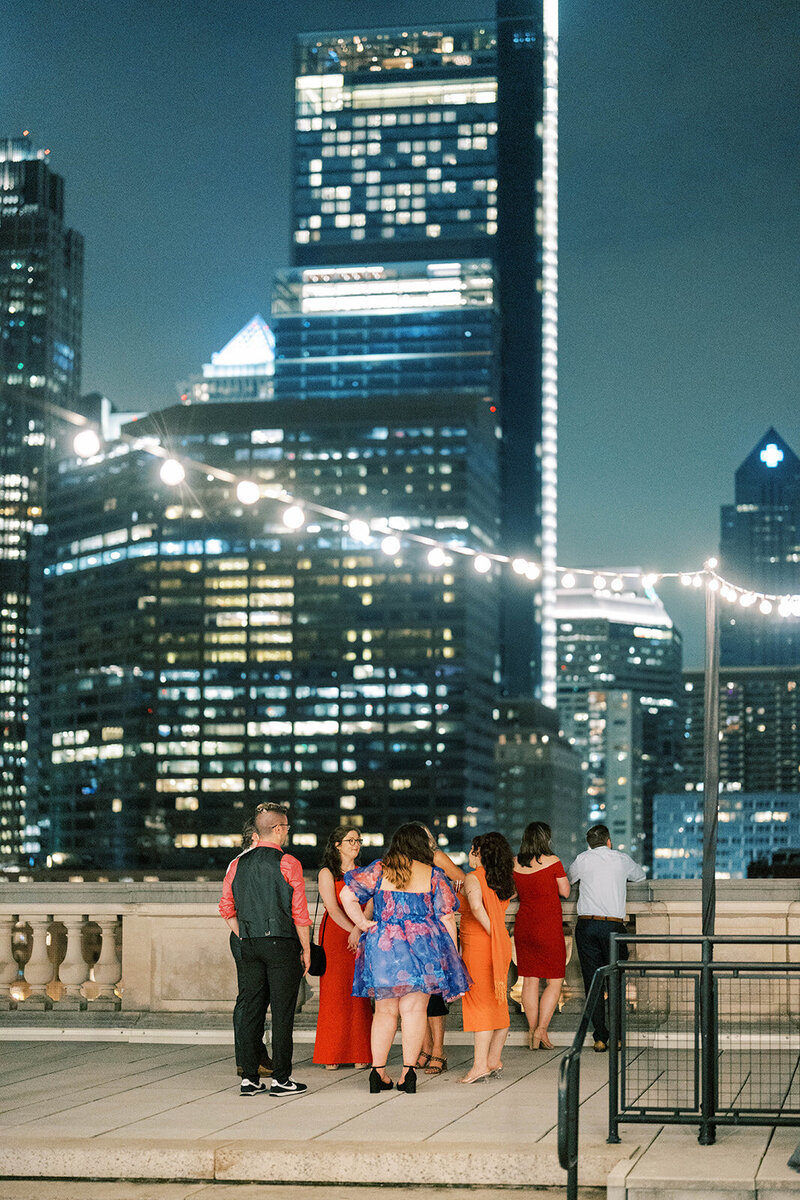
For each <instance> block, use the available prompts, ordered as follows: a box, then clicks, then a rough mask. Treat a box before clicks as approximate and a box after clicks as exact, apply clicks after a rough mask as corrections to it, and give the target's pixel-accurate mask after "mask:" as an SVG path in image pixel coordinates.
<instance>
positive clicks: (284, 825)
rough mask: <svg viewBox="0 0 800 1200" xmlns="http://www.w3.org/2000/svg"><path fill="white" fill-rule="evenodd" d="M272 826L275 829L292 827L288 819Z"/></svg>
mask: <svg viewBox="0 0 800 1200" xmlns="http://www.w3.org/2000/svg"><path fill="white" fill-rule="evenodd" d="M272 828H273V829H291V828H292V827H291V825H290V824H289V822H288V821H285V822H284V823H283V824H282V825H273V826H272Z"/></svg>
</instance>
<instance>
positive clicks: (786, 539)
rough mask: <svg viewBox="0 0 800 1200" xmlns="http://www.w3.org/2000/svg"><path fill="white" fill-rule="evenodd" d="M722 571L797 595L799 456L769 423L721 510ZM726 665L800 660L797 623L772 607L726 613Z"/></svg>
mask: <svg viewBox="0 0 800 1200" xmlns="http://www.w3.org/2000/svg"><path fill="white" fill-rule="evenodd" d="M721 524H722V532H721V537H720V559H721V564H722V565H721V568H720V570H721V571H722V572H723V573H724V574H725V575H726V577H728V578H729V579H730V580H731V582H732V583H737V584H739V586H740V587H744V588H753V589H755V590H757V591H763V592H769V593H772V594H775V595H786V594H793V595H796V594H797V593H800V458H798V457H797V455H796V454H795V452H794V451H793V450H792V449H791V447H790V446H788V445H787V444H786V442H785V441H784V440H783V438H782V437H781V436H780V434H778V433H776V431H775V430H774V429H768V430H767V432H766V433H765V434H764V436H763V437H762V438H761V440H760V441H759V442H758V444H757V445H756V446H754V447H753V449H752V451H751V452H750V454H748V456H747V458H746V459H745V460H744V462H743V463H742V464H741V466H740V467H739V469H738V470H737V472H736V492H735V502H734V503H733V504H726V505H724V506H723V508H722V522H721ZM720 657H721V660H722V663H723V666H731V667H762V666H773V667H780V666H794V665H796V664H798V663H800V627H799V626H798V623H797V621H796V620H786V619H785V617H784V616H783V615H782V613H781V612H780V611H779V609H778V606H777V605H776V606H775V607H774V610H773V611H772V612H771V613H768V614H764V613H762V612H760V611H759V607H758V606H757V605H753V606H752V607H750V608H745V607H737V608H736V609H735V611H733V612H727V611H726V612H724V613H723V614H722V616H721V620H720Z"/></svg>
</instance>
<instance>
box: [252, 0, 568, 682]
mask: <svg viewBox="0 0 800 1200" xmlns="http://www.w3.org/2000/svg"><path fill="white" fill-rule="evenodd" d="M557 38H558V30H557V9H556V4H555V3H554V2H548V3H546V4H545V6H544V12H543V11H542V5H541V0H540V2H539V3H537V2H536V0H498V4H497V13H496V19H495V20H489V21H485V22H481V23H479V24H471V25H452V26H447V27H444V26H442V27H433V28H431V27H429V28H426V29H425V30H422V29H413V28H411V29H409V28H408V27H403V28H398V29H392V30H378V31H375V30H362V31H359V32H354V33H349V34H309V35H304V36H303V37H302V38H301V39H300V41H299V44H298V57H297V69H296V121H295V128H296V142H295V146H296V150H295V219H294V247H295V250H294V258H295V268H294V270H292V271H290V272H286V273H282V274H281V276H280V278H279V280H278V287H277V289H276V298H275V306H274V311H273V318H274V319H273V326H274V328H275V333H276V354H277V356H276V376H275V387H276V393H278V394H286V395H289V394H292V393H293V392H294V393H297V392H298V389H299V390H300V391H301V392H302V393H303V394H305V395H307V396H308V397H309V398H310V397H311V396H314V395H315V396H317V397H322V396H323V395H327V396H329V397H330V398H332V399H335V398H336V397H339V396H342V395H347V394H350V395H354V394H360V395H362V396H368V397H369V398H370V399H372V400H373V401H375V402H376V403H378V402H380V401H382V400H383V401H386V402H388V401H390V399H391V398H392V397H394V396H397V395H402V394H417V395H418V394H423V395H424V394H425V392H426V390H427V389H429V388H431V387H434V386H437V383H440V382H441V383H442V384H443V385H444V386H447V387H448V389H451V390H453V391H454V400H453V403H454V404H456V403H457V401H456V399H455V396H456V395H459V394H460V395H462V396H470V397H474V398H478V399H479V400H480V401H481V402H483V403H485V404H486V405H487V406H488V407H489V408H490V411H491V412H492V413H493V414H494V415H495V420H496V422H497V428H498V440H499V455H500V479H501V494H500V528H499V544H500V545H501V546H502V547H503V548H504V549H505V550H507V551H508V552H510V553H511V554H519V555H526V556H527V557H528V558H533V559H535V560H537V561H540V562H541V564H542V575H541V579H540V582H539V584H538V590H537V589H536V588H534V587H532V585H531V582H530V580H523V579H521V578H520V577H519V576H515V575H513V574H511V573H509V574H508V576H507V577H505V578H504V579H503V582H502V586H501V596H500V608H499V612H498V630H499V642H498V646H499V658H500V676H499V687H500V690H501V691H502V692H503V693H504V694H505V695H507V696H512V697H515V696H519V697H523V698H524V697H532V696H534V695H536V696H539V697H540V698H542V699H543V700H544V701H545V702H546V703H547V704H549V705H554V704H555V675H556V671H555V617H554V604H555V544H556V369H557V343H556V337H557V300H556V297H557ZM445 380H446V383H444V381H445Z"/></svg>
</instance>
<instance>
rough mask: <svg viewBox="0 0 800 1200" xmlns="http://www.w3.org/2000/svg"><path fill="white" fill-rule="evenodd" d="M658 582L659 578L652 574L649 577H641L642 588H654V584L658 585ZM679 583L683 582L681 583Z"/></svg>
mask: <svg viewBox="0 0 800 1200" xmlns="http://www.w3.org/2000/svg"><path fill="white" fill-rule="evenodd" d="M658 580H659V576H658V575H654V574H653V573H652V572H651V573H650V574H649V575H643V576H642V587H645V588H654V587H655V586H656V584H657V583H658ZM681 582H683V581H681Z"/></svg>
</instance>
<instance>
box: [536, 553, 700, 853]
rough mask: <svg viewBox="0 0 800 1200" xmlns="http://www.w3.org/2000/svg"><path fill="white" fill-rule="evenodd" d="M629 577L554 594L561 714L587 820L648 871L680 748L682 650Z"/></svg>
mask: <svg viewBox="0 0 800 1200" xmlns="http://www.w3.org/2000/svg"><path fill="white" fill-rule="evenodd" d="M632 578H634V573H632V574H631V576H630V577H628V576H627V575H626V576H622V575H621V576H618V577H616V573H615V572H613V571H611V572H608V571H606V572H602V573H598V574H597V576H596V580H595V582H596V583H601V584H602V586H599V587H598V586H580V585H578V584H576V585H575V586H573V587H570V588H565V587H562V588H561V589H559V594H558V608H557V612H558V647H559V679H558V711H559V718H560V722H561V729H562V731H563V733H564V735H565V737H566V738H567V740H568V742H569V744H570V745H571V746H573V747H574V748H575V750H576V751H577V753H578V754H579V755H580V760H581V768H582V771H583V778H584V796H585V812H584V819H585V820H587V821H589V822H593V821H597V822H602V823H603V824H604V825H607V826H608V828H609V830H610V831H611V838H612V842H613V844H614V846H615V848H617V849H621V850H624V851H626V853H628V854H630V855H632V857H634V858H636V859H637V861H640V862H643V863H645V864H649V862H650V858H651V830H652V799H653V796H654V794H655V793H656V792H657V791H659V790H664V785H665V783H668V782H670V781H671V780H672V779H673V777H674V774H675V771H676V769H677V762H678V755H679V750H680V733H681V727H680V712H681V709H680V704H681V690H682V689H681V656H682V643H681V637H680V633H679V632H678V630H677V629H675V627H674V625H673V623H672V621H671V619H670V617H669V616H668V614H667V612H666V610H665V609H664V607H663V605H662V603H661V601H660V599H659V598H658V596H657V595H656V593H655V592H654V591H653V590H652V589H651V588H647V587H644V586H641V585H636V586H635V587H634V586H633V585H632V584H631V579H632ZM612 585H616V586H618V587H619V590H612Z"/></svg>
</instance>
